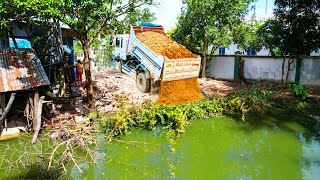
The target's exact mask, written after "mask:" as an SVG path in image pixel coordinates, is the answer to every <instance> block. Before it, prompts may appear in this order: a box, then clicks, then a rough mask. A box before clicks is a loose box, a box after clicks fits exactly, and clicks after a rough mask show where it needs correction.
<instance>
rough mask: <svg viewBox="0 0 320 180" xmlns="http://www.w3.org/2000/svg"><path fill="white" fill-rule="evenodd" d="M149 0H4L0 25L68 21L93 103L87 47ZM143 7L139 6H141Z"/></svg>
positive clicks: (147, 3) (112, 29) (0, 5)
mask: <svg viewBox="0 0 320 180" xmlns="http://www.w3.org/2000/svg"><path fill="white" fill-rule="evenodd" d="M152 2H153V1H152V0H108V1H106V0H6V1H1V2H0V15H1V17H0V25H1V27H4V28H7V27H8V26H7V25H8V21H9V19H11V18H13V19H17V20H19V17H23V18H20V20H23V21H27V22H30V21H34V20H36V21H37V22H41V23H46V22H50V23H51V24H52V23H53V24H57V25H58V24H59V22H62V23H64V24H66V25H68V26H69V27H70V28H71V29H72V30H73V31H74V32H75V35H76V38H77V39H79V41H80V42H81V45H82V49H83V53H84V69H85V75H86V90H87V96H88V101H89V105H90V106H91V107H92V106H93V105H94V92H93V88H92V78H91V71H90V55H89V49H90V47H91V45H92V44H93V42H94V40H95V39H96V38H97V37H98V36H99V34H100V33H101V32H103V31H105V32H111V31H115V30H117V29H121V28H122V26H123V24H122V23H121V20H119V19H126V16H127V15H128V14H130V13H131V12H134V11H136V9H137V8H139V7H142V6H143V5H150V4H152ZM142 11H143V10H142Z"/></svg>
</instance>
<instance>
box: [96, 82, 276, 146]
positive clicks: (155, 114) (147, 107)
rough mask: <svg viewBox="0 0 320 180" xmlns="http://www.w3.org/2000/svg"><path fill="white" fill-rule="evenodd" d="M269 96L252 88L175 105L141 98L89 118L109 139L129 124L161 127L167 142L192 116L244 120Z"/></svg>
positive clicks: (128, 127)
mask: <svg viewBox="0 0 320 180" xmlns="http://www.w3.org/2000/svg"><path fill="white" fill-rule="evenodd" d="M271 97H272V95H271V92H270V91H262V90H260V89H258V88H257V87H254V88H253V89H252V90H251V91H249V92H240V93H236V94H231V95H229V96H227V97H224V98H214V99H204V100H202V101H199V102H192V103H186V104H181V105H176V106H165V105H157V104H155V103H153V102H151V101H145V102H143V103H142V105H141V106H139V107H136V106H134V105H132V104H130V103H127V102H126V101H122V102H121V104H120V109H119V110H118V111H116V112H115V114H114V115H113V116H111V117H107V116H106V115H103V113H102V114H101V112H100V113H98V115H97V116H92V117H95V118H94V119H97V120H99V122H100V123H101V125H102V127H103V129H104V130H105V131H106V132H107V134H108V138H109V140H111V139H112V138H113V137H114V136H117V135H119V134H126V133H127V132H128V131H129V129H130V128H132V127H142V128H146V129H150V130H154V129H155V128H156V127H157V126H162V127H163V128H164V129H167V130H168V131H169V132H168V134H167V137H168V140H169V141H170V140H172V138H173V137H174V136H177V135H180V134H182V133H184V132H185V127H186V126H188V125H189V124H190V123H191V121H192V120H194V119H198V118H208V117H212V116H214V115H222V114H235V115H238V116H239V117H241V118H242V119H243V120H245V115H246V114H247V113H248V112H250V111H259V110H261V108H262V107H263V106H264V105H265V104H267V101H268V100H269V99H271ZM173 144H174V142H172V147H171V148H172V150H173V151H174V148H173Z"/></svg>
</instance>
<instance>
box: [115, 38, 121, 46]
mask: <svg viewBox="0 0 320 180" xmlns="http://www.w3.org/2000/svg"><path fill="white" fill-rule="evenodd" d="M116 47H120V38H118V37H117V38H116Z"/></svg>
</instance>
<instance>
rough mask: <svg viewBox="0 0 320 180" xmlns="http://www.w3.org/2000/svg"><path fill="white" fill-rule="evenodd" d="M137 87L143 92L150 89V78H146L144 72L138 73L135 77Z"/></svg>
mask: <svg viewBox="0 0 320 180" xmlns="http://www.w3.org/2000/svg"><path fill="white" fill-rule="evenodd" d="M136 84H137V88H138V89H139V91H141V92H143V93H147V92H149V91H150V79H147V78H146V75H145V74H144V73H142V72H141V73H139V74H138V75H137V79H136Z"/></svg>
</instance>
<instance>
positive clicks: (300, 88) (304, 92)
mask: <svg viewBox="0 0 320 180" xmlns="http://www.w3.org/2000/svg"><path fill="white" fill-rule="evenodd" d="M288 87H289V89H290V90H291V91H293V92H294V95H295V96H296V97H297V98H299V99H300V100H302V101H304V100H305V99H306V98H307V97H308V96H309V94H308V88H307V87H306V86H304V85H301V84H298V83H295V82H293V83H288Z"/></svg>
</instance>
